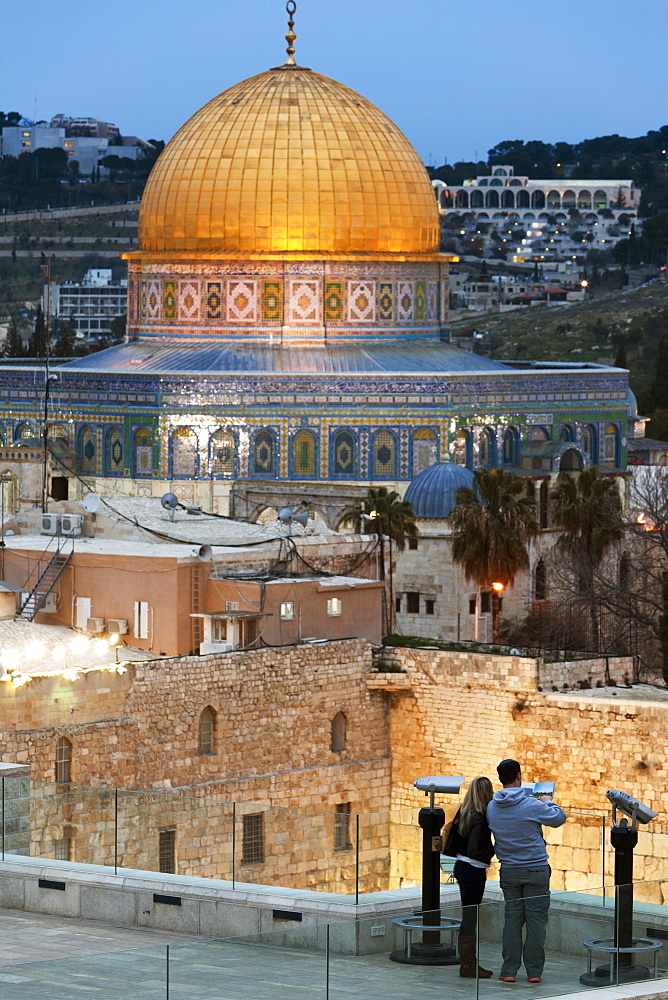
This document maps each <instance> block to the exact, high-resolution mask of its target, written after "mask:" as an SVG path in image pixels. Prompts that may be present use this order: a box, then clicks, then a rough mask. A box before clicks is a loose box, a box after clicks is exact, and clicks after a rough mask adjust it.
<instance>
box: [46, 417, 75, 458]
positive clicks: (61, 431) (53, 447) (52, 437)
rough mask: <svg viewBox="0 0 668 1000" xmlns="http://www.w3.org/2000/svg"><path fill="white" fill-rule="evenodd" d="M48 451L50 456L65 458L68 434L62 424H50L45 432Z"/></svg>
mask: <svg viewBox="0 0 668 1000" xmlns="http://www.w3.org/2000/svg"><path fill="white" fill-rule="evenodd" d="M47 437H48V439H49V451H50V452H51V454H52V455H62V457H63V458H65V457H66V456H67V452H68V450H69V446H70V432H69V431H68V429H67V427H65V426H64V425H63V424H50V425H49V429H48V431H47Z"/></svg>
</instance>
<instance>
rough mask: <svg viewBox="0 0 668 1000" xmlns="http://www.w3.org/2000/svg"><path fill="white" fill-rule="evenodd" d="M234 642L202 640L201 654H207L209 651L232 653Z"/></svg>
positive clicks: (200, 645)
mask: <svg viewBox="0 0 668 1000" xmlns="http://www.w3.org/2000/svg"><path fill="white" fill-rule="evenodd" d="M232 648H233V647H232V644H231V643H229V642H200V644H199V655H200V656H206V655H207V654H208V653H231V652H232Z"/></svg>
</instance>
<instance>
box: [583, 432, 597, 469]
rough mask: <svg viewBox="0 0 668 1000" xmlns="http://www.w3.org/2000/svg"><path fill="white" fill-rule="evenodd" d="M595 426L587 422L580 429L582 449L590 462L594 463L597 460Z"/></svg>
mask: <svg viewBox="0 0 668 1000" xmlns="http://www.w3.org/2000/svg"><path fill="white" fill-rule="evenodd" d="M596 436H597V435H596V428H595V427H592V425H591V424H587V426H586V427H585V429H584V430H583V431H582V450H583V452H584V453H585V455H586V456H587V458H588V459H589V461H590V462H593V463H594V464H596V462H597V461H598V448H597V446H596Z"/></svg>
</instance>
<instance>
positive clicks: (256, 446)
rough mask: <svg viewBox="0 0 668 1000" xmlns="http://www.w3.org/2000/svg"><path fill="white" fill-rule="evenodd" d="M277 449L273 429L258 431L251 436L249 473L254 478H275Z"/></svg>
mask: <svg viewBox="0 0 668 1000" xmlns="http://www.w3.org/2000/svg"><path fill="white" fill-rule="evenodd" d="M277 450H278V449H277V447H276V437H275V435H274V433H273V431H268V430H262V431H258V432H257V434H256V435H255V437H254V438H253V447H252V451H251V475H252V476H255V478H256V479H275V478H276V473H277V468H278V463H277V457H278V456H277Z"/></svg>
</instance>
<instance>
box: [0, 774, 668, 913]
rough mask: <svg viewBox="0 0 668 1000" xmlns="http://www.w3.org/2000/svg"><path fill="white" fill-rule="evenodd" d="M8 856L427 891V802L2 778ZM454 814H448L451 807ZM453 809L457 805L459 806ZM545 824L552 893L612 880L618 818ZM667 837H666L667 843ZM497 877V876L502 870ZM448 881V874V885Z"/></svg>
mask: <svg viewBox="0 0 668 1000" xmlns="http://www.w3.org/2000/svg"><path fill="white" fill-rule="evenodd" d="M0 780H1V800H0V856H1V857H2V859H3V860H5V861H11V860H12V859H14V860H15V859H16V857H17V856H19V857H21V856H29V857H32V858H35V859H38V858H39V859H44V860H47V861H54V862H62V863H65V864H69V866H70V868H71V869H76V868H77V867H81V866H83V865H96V866H103V867H105V868H106V869H110V870H112V871H114V872H118V871H120V870H121V869H124V870H128V869H130V870H136V871H143V872H154V873H164V874H176V875H179V876H197V877H201V878H210V879H218V880H223V881H225V882H228V883H230V884H231V885H232V887H236V886H238V885H248V884H252V885H263V886H269V887H281V888H288V889H295V890H312V891H317V892H323V893H336V894H337V895H338V896H340V897H342V898H345V899H346V900H347V901H349V902H356V901H357V900H358V899H359V896H360V895H361V894H366V893H371V892H379V891H383V892H387V891H392V890H398V889H402V888H403V889H409V888H411V887H414V888H418V887H419V886H420V884H421V878H422V831H421V830H420V828H419V826H418V822H417V820H418V810H419V806H420V804H421V803H420V802H419V801H418V803H416V807H415V808H413V809H408V808H404V809H395V810H391V811H387V812H376V813H354V812H352V813H351V812H349V811H348V808H349V807H348V805H347V804H345V803H344V804H342V805H341V806H339V807H336V809H335V810H334V811H326V810H322V811H319V810H315V809H305V808H292V807H283V806H274V805H271V806H269V805H267V804H266V803H265V804H258V803H252V802H243V803H241V802H231V801H226V800H224V799H222V798H219V797H216V796H213V795H190V796H188V795H182V794H176V793H173V792H169V791H162V790H151V791H128V790H124V789H110V788H92V787H88V786H82V785H73V784H69V783H68V784H58V783H54V782H41V781H36V780H28V779H25V778H2V779H0ZM448 808H450V807H449V806H448ZM450 811H452V810H450ZM568 817H569V818H568V822H567V823H566V824H565V825H564V826H562V827H560V828H559V829H557V830H552V829H549V828H546V829H545V836H546V840H547V845H548V851H549V854H550V863H551V865H552V870H553V874H552V887H553V889H554V890H555V891H558V890H568V891H576V890H580V889H582V890H588V889H593V888H596V887H597V886H601V885H603V884H606V883H609V882H611V881H612V872H613V867H614V859H613V851H612V848H611V847H610V819H609V817H608V816H607V815H603V814H602V813H601V814H596V813H595V812H588V811H581V810H580V811H579V810H569V812H568ZM667 834H668V828H666V827H665V826H662V825H660V824H656V823H652V824H651V826H650V827H649V828H647V830H645V829H641V831H640V837H639V843H638V847H637V848H636V868H635V871H636V875H637V877H638V880H639V881H641V880H642V879H643V877H644V876H645V875H646V874H648V873H650V872H651V873H654V872H655V871H656V868H655V866H653V859H652V844H653V843H654V841H653V840H652V837H653V836H657V835H659V837H661V836H663V837H666V835H667ZM666 841H667V842H668V837H666ZM489 877H490V879H491V880H498V868H497V867H496V865H495V864H494V863H493V865H492V868H491V870H490V872H489ZM447 879H448V874H447V872H445V873H443V875H442V881H443V882H445V881H447Z"/></svg>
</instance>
